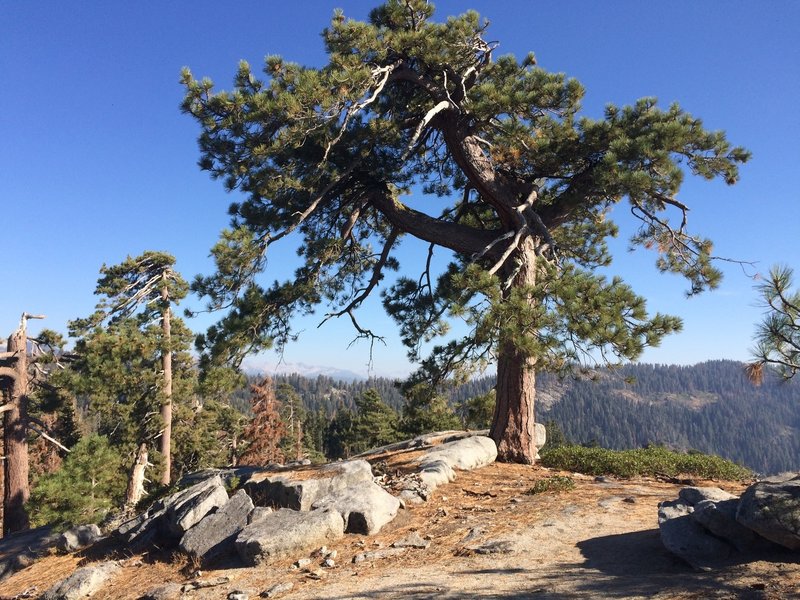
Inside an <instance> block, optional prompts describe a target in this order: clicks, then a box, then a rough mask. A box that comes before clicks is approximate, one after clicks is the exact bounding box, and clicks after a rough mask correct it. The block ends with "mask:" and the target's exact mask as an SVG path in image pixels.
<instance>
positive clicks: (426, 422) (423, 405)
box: [402, 383, 461, 436]
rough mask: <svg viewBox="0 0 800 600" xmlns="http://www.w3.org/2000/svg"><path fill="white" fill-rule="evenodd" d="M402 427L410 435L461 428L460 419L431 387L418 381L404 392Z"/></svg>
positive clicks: (444, 399) (445, 400)
mask: <svg viewBox="0 0 800 600" xmlns="http://www.w3.org/2000/svg"><path fill="white" fill-rule="evenodd" d="M402 428H403V432H404V433H405V434H407V435H410V436H415V435H421V434H423V433H430V432H431V431H448V430H451V429H461V419H459V418H458V415H456V413H455V412H454V411H453V409H452V408H451V407H450V405H449V404H448V402H447V399H446V398H444V397H443V396H440V395H438V394H436V390H435V389H434V388H433V387H431V386H429V385H427V384H425V383H418V384H416V385H415V386H413V387H412V388H410V389H409V390H408V391H407V392H406V403H405V405H404V406H403V421H402Z"/></svg>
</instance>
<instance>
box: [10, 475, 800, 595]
mask: <svg viewBox="0 0 800 600" xmlns="http://www.w3.org/2000/svg"><path fill="white" fill-rule="evenodd" d="M552 474H553V473H551V472H548V471H547V470H546V469H541V468H532V467H524V466H519V465H501V464H495V465H491V466H489V467H486V468H483V469H480V470H478V471H473V472H469V473H459V476H458V479H457V480H456V481H455V482H454V483H451V484H449V485H446V486H443V487H440V488H438V489H437V490H436V493H435V495H434V497H433V498H432V499H431V500H430V501H429V502H427V503H425V504H422V505H418V506H414V507H410V508H409V509H408V510H405V511H401V514H400V516H398V518H397V519H395V521H394V522H392V523H391V524H390V525H389V526H387V527H386V528H385V529H384V531H382V532H381V533H380V534H379V535H378V536H374V537H371V538H367V537H361V536H345V538H343V539H342V540H340V541H339V542H337V543H336V544H335V545H332V546H331V549H333V550H336V552H337V556H336V566H335V567H333V568H329V569H323V568H320V567H319V566H318V565H319V563H320V559H316V560H315V561H314V562H313V563H312V564H311V565H310V567H309V569H307V570H301V569H293V568H292V567H291V562H292V561H289V560H287V561H284V562H282V563H277V564H274V565H271V566H269V567H260V568H255V569H244V568H236V567H235V566H233V565H230V568H220V569H217V570H214V571H208V572H204V573H202V575H201V578H202V579H209V578H212V577H217V576H229V577H231V578H232V580H231V581H230V582H229V583H226V584H224V585H221V586H217V587H214V588H209V589H205V590H197V591H194V592H189V593H187V594H185V595H184V598H203V599H205V598H208V599H212V598H213V599H216V598H226V597H227V595H228V593H230V592H231V591H233V590H243V591H246V592H248V593H249V594H250V595H251V597H257V596H258V593H259V592H262V591H264V590H266V589H268V588H270V587H271V586H273V585H275V584H277V583H287V582H290V583H292V584H293V586H294V587H293V589H292V590H291V591H290V592H288V593H285V594H283V595H281V596H280V597H281V598H286V599H292V600H300V599H305V600H310V599H320V598H325V599H331V600H334V599H342V600H344V599H374V598H381V599H384V598H386V599H400V598H403V599H415V600H421V599H427V598H430V599H433V598H437V599H455V598H485V599H504V598H533V599H536V600H562V599H568V598H630V599H633V598H658V599H659V600H667V599H673V598H674V599H687V600H688V599H697V600H700V599H705V598H719V599H722V598H726V599H728V598H729V599H734V598H736V599H738V598H744V599H749V598H753V599H756V598H758V599H774V600H778V599H781V600H782V599H785V598H793V597H798V598H800V556H797V555H794V556H793V555H791V554H790V553H788V552H787V553H785V554H780V555H778V556H775V557H771V559H770V560H766V561H758V562H750V563H744V564H729V565H727V566H725V567H724V568H721V569H720V570H717V571H714V572H711V573H699V572H695V571H693V570H692V569H691V568H689V567H688V566H687V565H685V564H684V563H682V562H680V561H679V560H677V559H675V558H674V557H672V555H670V554H669V553H667V552H666V550H665V549H664V547H663V546H662V545H661V542H660V540H659V536H658V529H657V505H658V503H659V502H660V501H662V500H667V499H673V498H675V497H676V496H677V492H678V490H679V489H680V487H681V486H678V485H673V484H667V483H662V482H657V481H652V480H636V481H616V482H615V481H610V482H606V483H597V482H595V481H594V479H593V478H590V477H580V476H577V477H576V483H577V486H576V488H575V489H574V490H572V491H569V492H562V493H557V494H556V493H546V494H537V495H529V494H526V493H525V492H526V491H527V490H529V489H530V487H531V486H532V485H533V483H534V482H535V481H536V480H537V479H541V478H543V477H547V476H549V475H552ZM707 484H708V483H707ZM710 485H717V484H714V483H711V484H710ZM719 485H720V486H721V487H723V488H725V489H727V490H728V491H731V492H732V493H739V492H740V491H741V489H742V486H740V485H738V484H726V483H723V484H719ZM411 532H416V533H418V534H419V535H420V536H423V537H424V538H426V539H428V540H429V541H430V546H429V547H428V548H426V549H409V550H407V551H406V552H405V553H403V554H402V555H399V556H393V557H389V558H385V559H381V560H366V561H363V562H360V563H357V564H354V563H353V562H352V559H353V557H354V556H355V555H356V554H358V553H361V552H365V551H371V550H380V549H385V548H388V547H390V545H391V543H392V542H394V541H396V540H398V539H400V538H402V537H405V536H407V535H408V534H409V533H411ZM467 536H470V537H471V539H469V540H465V538H467ZM488 550H493V551H494V552H493V553H489V554H480V552H481V551H488ZM165 558H166V557H165V556H164V555H159V556H158V557H155V558H153V557H148V556H145V557H138V556H135V557H131V558H130V559H129V560H127V561H125V563H124V564H125V568H124V569H123V572H122V574H121V575H119V576H118V577H116V578H115V579H114V581H113V582H112V584H111V585H110V586H109V587H107V588H106V589H105V590H104V591H103V592H101V593H99V594H97V595H95V596H94V598H102V599H105V598H108V599H112V598H113V599H123V598H125V599H127V598H131V599H132V598H139V597H140V596H141V595H142V594H143V593H144V592H145V591H147V590H149V589H151V588H152V587H154V586H156V585H158V584H160V583H162V582H165V581H175V582H181V583H182V582H185V581H186V579H187V578H186V575H185V573H186V569H185V568H184V570H183V571H181V569H180V567H181V566H183V567H185V566H186V565H185V561H184V562H183V563H182V564H174V563H171V562H168V561H166V560H165ZM296 558H300V557H299V556H298V557H296ZM70 559H71V560H72V562H71V563H70V562H69V561H70ZM77 560H78V559H77V557H74V558H73V557H53V558H48V559H45V560H43V561H40V562H39V563H37V564H35V565H33V566H32V567H29V568H28V569H26V570H25V571H22V572H20V573H18V574H16V575H15V576H14V577H12V578H10V579H9V580H7V581H6V582H4V583H2V584H0V596H3V597H5V598H13V597H14V595H15V594H19V593H20V592H22V591H23V590H25V589H30V588H31V587H32V586H36V587H37V589H38V590H40V591H41V590H44V589H46V588H47V587H48V586H49V585H50V584H51V583H52V582H53V581H56V580H57V579H58V578H59V577H63V574H62V573H61V571H67V572H68V570H69V569H70V568H74V564H75V563H77ZM48 563H50V564H49V566H48Z"/></svg>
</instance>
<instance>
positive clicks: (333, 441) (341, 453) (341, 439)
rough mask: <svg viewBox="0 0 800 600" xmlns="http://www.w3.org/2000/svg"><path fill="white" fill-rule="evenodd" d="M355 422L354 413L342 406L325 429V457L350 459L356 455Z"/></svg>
mask: <svg viewBox="0 0 800 600" xmlns="http://www.w3.org/2000/svg"><path fill="white" fill-rule="evenodd" d="M355 422H356V417H355V415H354V414H353V411H352V410H350V409H349V408H347V407H346V406H344V405H341V404H340V405H339V406H338V407H337V409H336V411H335V412H334V414H333V417H332V418H331V420H330V422H329V423H328V427H327V428H326V429H325V455H326V456H327V457H328V458H330V459H331V460H335V459H337V458H350V456H351V455H352V454H354V453H355V452H354V446H355V444H356V439H355V433H354V428H355Z"/></svg>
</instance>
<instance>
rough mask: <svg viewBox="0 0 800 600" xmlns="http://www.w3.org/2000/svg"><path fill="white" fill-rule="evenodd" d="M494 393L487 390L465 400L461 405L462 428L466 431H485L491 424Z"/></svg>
mask: <svg viewBox="0 0 800 600" xmlns="http://www.w3.org/2000/svg"><path fill="white" fill-rule="evenodd" d="M494 405H495V391H494V390H489V391H488V392H486V393H485V394H479V395H477V396H473V397H472V398H468V399H466V400H465V401H464V402H463V404H462V407H461V408H462V413H463V415H464V426H465V427H466V428H467V429H486V428H488V427H489V425H490V424H491V423H492V414H493V413H494Z"/></svg>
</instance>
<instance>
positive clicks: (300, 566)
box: [294, 558, 312, 569]
mask: <svg viewBox="0 0 800 600" xmlns="http://www.w3.org/2000/svg"><path fill="white" fill-rule="evenodd" d="M311 562H312V560H311V559H310V558H300V559H298V560H296V561H295V563H294V566H295V567H297V568H298V569H303V568H305V567H307V566H308V565H310V564H311Z"/></svg>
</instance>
